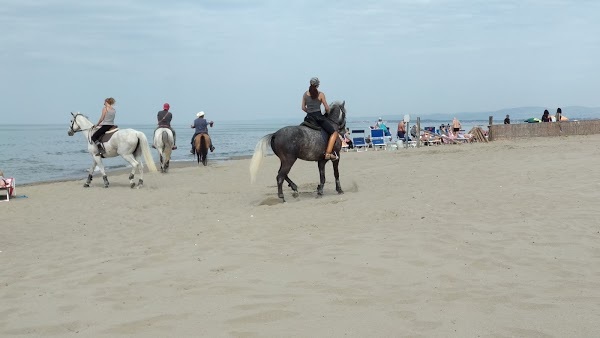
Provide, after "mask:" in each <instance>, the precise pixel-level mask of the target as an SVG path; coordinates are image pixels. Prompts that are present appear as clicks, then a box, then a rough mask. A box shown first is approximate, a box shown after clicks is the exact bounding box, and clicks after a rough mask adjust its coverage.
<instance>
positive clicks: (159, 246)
mask: <svg viewBox="0 0 600 338" xmlns="http://www.w3.org/2000/svg"><path fill="white" fill-rule="evenodd" d="M599 145H600V135H593V136H576V137H575V136H571V137H557V138H537V139H520V140H516V141H497V142H491V143H476V144H462V145H444V146H432V147H423V148H419V149H401V150H398V151H377V152H375V151H367V152H359V153H356V152H349V153H343V154H342V159H341V162H340V173H341V177H340V179H341V183H342V188H343V189H344V191H345V194H342V195H338V194H337V193H336V192H335V185H334V180H333V171H332V169H331V165H329V164H328V166H327V179H328V181H327V183H326V185H325V196H323V197H322V198H316V193H315V190H316V185H317V183H318V179H319V176H318V171H317V167H316V163H314V162H304V161H298V162H296V164H295V165H294V167H293V168H292V171H291V173H290V178H291V179H292V180H293V181H294V182H295V183H296V184H298V186H299V189H300V196H299V197H298V198H293V197H292V194H291V190H290V189H289V188H287V185H284V193H285V195H286V200H287V203H281V202H280V201H279V199H278V198H277V191H276V182H275V175H276V173H277V170H278V167H279V161H278V159H277V158H276V157H274V156H269V157H267V158H266V159H265V161H264V162H263V166H262V167H261V171H260V173H259V176H258V179H257V182H256V183H255V184H250V178H249V169H248V166H249V163H250V161H249V159H241V160H234V161H227V162H223V163H219V164H215V163H214V162H213V163H210V158H209V166H208V167H197V166H195V165H194V166H190V167H180V168H173V169H172V170H171V172H170V173H168V174H160V173H156V174H146V175H145V177H144V181H145V186H144V187H143V188H142V189H130V188H129V181H128V179H127V174H124V173H118V174H112V175H111V176H109V180H110V182H111V186H110V188H109V189H104V188H103V186H102V179H101V178H100V177H98V176H96V177H95V178H94V181H93V182H92V187H91V188H88V189H85V188H83V187H82V185H83V181H84V179H85V177H84V175H82V177H81V180H77V181H66V182H55V183H44V184H35V185H28V186H22V187H21V186H18V185H17V195H26V196H27V197H28V198H18V199H14V200H11V201H10V202H2V203H0V211H1V212H2V218H1V219H0V224H1V226H0V251H1V252H0V264H1V266H2V269H1V270H0V271H1V272H0V300H1V301H0V336H11V335H30V336H42V335H44V336H45V335H56V336H70V335H83V336H123V335H125V336H145V337H146V336H150V337H222V336H225V337H400V336H411V337H479V336H481V337H594V336H596V337H597V336H600V306H599V305H598V304H600V211H598V200H599V197H600V190H599V184H598V167H599V166H600V146H599ZM6 174H9V173H6Z"/></svg>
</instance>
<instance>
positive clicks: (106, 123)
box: [91, 97, 117, 156]
mask: <svg viewBox="0 0 600 338" xmlns="http://www.w3.org/2000/svg"><path fill="white" fill-rule="evenodd" d="M114 104H115V99H113V98H112V97H109V98H107V99H105V100H104V107H103V108H102V115H101V116H100V119H99V120H98V123H96V126H100V128H99V129H98V130H96V132H95V133H94V134H93V135H92V137H91V139H92V142H93V143H94V144H95V145H96V147H98V152H97V153H96V156H101V155H104V153H105V151H104V147H103V146H102V143H101V142H100V139H101V138H102V136H104V134H106V132H107V131H108V130H109V129H110V128H112V126H114V124H115V116H116V115H117V111H116V110H115V108H113V105H114Z"/></svg>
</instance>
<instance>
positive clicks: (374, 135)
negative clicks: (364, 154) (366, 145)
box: [371, 129, 387, 150]
mask: <svg viewBox="0 0 600 338" xmlns="http://www.w3.org/2000/svg"><path fill="white" fill-rule="evenodd" d="M371 144H372V145H373V149H375V150H377V149H378V148H382V149H386V148H387V142H385V133H384V131H383V129H371Z"/></svg>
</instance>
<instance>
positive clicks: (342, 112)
mask: <svg viewBox="0 0 600 338" xmlns="http://www.w3.org/2000/svg"><path fill="white" fill-rule="evenodd" d="M335 108H338V109H339V110H340V115H339V116H338V120H340V121H341V122H343V123H342V124H343V125H342V124H340V121H334V120H333V119H331V113H327V114H326V115H327V116H325V118H326V119H328V120H329V121H331V123H333V124H335V125H336V126H338V131H340V130H346V110H345V109H344V108H343V107H342V106H338V105H335V106H334V108H333V109H335ZM333 109H332V110H333Z"/></svg>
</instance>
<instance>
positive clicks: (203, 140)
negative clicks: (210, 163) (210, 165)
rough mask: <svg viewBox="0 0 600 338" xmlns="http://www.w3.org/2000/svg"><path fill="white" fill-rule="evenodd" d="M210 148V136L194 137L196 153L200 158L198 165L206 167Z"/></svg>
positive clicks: (200, 135) (199, 135)
mask: <svg viewBox="0 0 600 338" xmlns="http://www.w3.org/2000/svg"><path fill="white" fill-rule="evenodd" d="M209 148H210V136H208V134H198V135H196V137H194V152H195V153H196V157H197V158H198V165H200V162H202V164H204V165H206V164H207V160H206V155H208V149H209Z"/></svg>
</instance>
